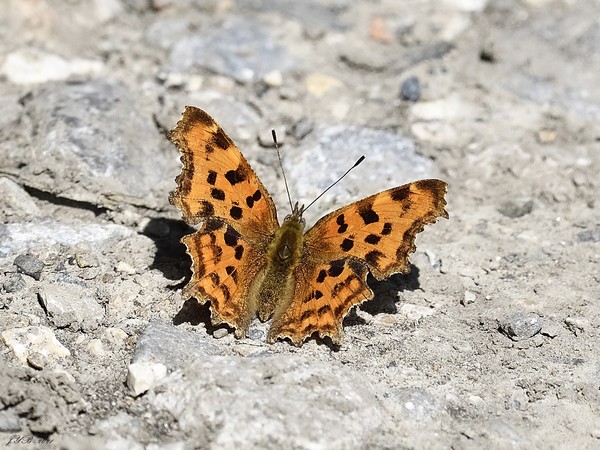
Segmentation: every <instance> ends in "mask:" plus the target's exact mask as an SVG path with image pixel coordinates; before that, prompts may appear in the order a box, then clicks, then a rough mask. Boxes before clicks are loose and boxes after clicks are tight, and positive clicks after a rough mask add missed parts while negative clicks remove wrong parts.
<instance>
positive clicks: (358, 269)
mask: <svg viewBox="0 0 600 450" xmlns="http://www.w3.org/2000/svg"><path fill="white" fill-rule="evenodd" d="M367 273H368V270H367V267H366V266H365V265H364V264H361V263H359V262H358V261H354V260H352V259H345V260H337V261H331V262H330V263H325V264H315V263H314V262H313V263H310V264H309V263H307V264H300V265H299V266H298V267H296V269H295V270H294V278H295V281H296V284H295V288H294V296H293V300H292V303H291V304H290V305H289V307H288V308H286V309H285V310H284V311H282V312H281V313H280V314H277V313H276V315H275V317H274V319H273V324H272V325H271V329H270V330H269V335H268V340H269V342H274V341H275V340H276V339H277V338H289V339H290V340H291V341H292V343H293V344H294V345H298V346H300V345H302V343H303V342H304V340H305V339H306V338H307V337H310V336H311V335H312V334H313V333H315V332H318V333H319V335H320V336H321V337H325V336H329V337H330V338H331V340H332V342H334V343H336V344H337V343H339V342H340V339H341V336H342V319H343V318H344V317H345V316H346V314H348V312H349V311H350V308H352V307H353V306H354V305H357V304H359V303H362V302H364V301H367V300H370V299H372V298H373V291H371V289H370V288H369V286H368V285H367V281H366V279H367Z"/></svg>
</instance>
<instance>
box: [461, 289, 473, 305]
mask: <svg viewBox="0 0 600 450" xmlns="http://www.w3.org/2000/svg"><path fill="white" fill-rule="evenodd" d="M476 299H477V296H476V295H475V293H474V292H471V291H465V294H464V296H463V299H462V301H461V304H463V305H470V304H472V303H475V300H476Z"/></svg>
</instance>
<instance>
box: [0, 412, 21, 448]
mask: <svg viewBox="0 0 600 450" xmlns="http://www.w3.org/2000/svg"><path fill="white" fill-rule="evenodd" d="M18 431H21V421H20V420H19V415H18V414H17V413H16V411H15V410H14V409H12V408H7V409H1V410H0V433H11V432H12V433H14V432H18ZM5 442H6V441H5ZM8 445H9V444H7V446H8Z"/></svg>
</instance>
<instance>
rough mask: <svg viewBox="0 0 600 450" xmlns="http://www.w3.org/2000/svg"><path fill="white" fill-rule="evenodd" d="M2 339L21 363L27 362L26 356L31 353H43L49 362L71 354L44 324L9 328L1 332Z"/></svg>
mask: <svg viewBox="0 0 600 450" xmlns="http://www.w3.org/2000/svg"><path fill="white" fill-rule="evenodd" d="M2 339H4V342H5V343H6V346H7V347H8V348H9V349H10V350H11V351H12V352H13V353H14V354H15V356H16V357H17V358H18V359H19V360H20V361H21V362H22V363H23V364H28V357H29V355H30V354H33V353H39V354H41V355H43V356H44V357H46V358H47V359H48V361H49V362H55V361H58V360H59V359H60V358H65V357H67V356H70V355H71V352H70V351H69V350H68V349H67V348H66V347H65V346H64V345H62V344H61V343H60V342H59V341H58V340H57V339H56V336H54V332H53V331H52V330H51V329H50V328H48V327H44V326H34V327H23V328H11V329H9V330H6V331H3V332H2Z"/></svg>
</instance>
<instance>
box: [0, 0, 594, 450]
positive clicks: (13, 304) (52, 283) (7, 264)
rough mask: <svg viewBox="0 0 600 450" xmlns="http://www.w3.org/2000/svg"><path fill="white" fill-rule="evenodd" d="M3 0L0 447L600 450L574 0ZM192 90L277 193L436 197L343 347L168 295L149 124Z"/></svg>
mask: <svg viewBox="0 0 600 450" xmlns="http://www.w3.org/2000/svg"><path fill="white" fill-rule="evenodd" d="M399 5H400V2H396V1H393V0H381V1H378V2H351V1H348V0H331V1H329V0H327V1H325V2H316V1H315V2H312V1H306V2H293V1H283V2H279V1H270V0H237V1H234V0H229V1H225V2H218V1H212V0H207V1H200V0H195V1H194V0H185V1H182V2H175V1H170V0H152V1H142V0H122V1H119V0H111V1H107V2H101V1H91V0H90V1H81V2H72V1H66V0H65V1H53V2H50V1H38V2H34V1H21V0H7V6H6V5H5V7H3V8H2V11H1V12H0V204H2V207H1V208H0V215H1V217H2V223H0V332H1V336H2V339H0V445H5V446H6V447H7V448H27V449H30V448H69V449H79V448H93V449H96V448H98V449H103V448H111V449H120V448H123V449H131V448H140V449H141V448H149V449H158V448H169V449H184V448H215V449H216V448H241V447H244V448H299V449H300V448H306V449H309V448H310V449H314V448H340V449H342V448H343V449H345V448H373V449H384V448H385V449H392V448H393V449H396V448H456V449H463V448H465V449H470V448H523V449H530V448H590V449H591V448H598V447H599V446H600V358H599V356H600V354H599V352H600V350H599V348H600V346H599V343H600V339H599V335H598V334H599V333H598V330H599V327H600V304H599V300H600V298H599V293H600V271H599V267H600V264H599V263H600V219H599V217H600V215H599V214H598V200H597V197H598V195H599V194H600V186H599V184H600V183H599V181H598V178H596V175H597V174H598V172H599V171H600V125H599V124H600V23H599V22H598V17H599V15H598V12H599V10H600V5H599V4H598V3H597V2H595V1H587V2H586V1H580V2H571V1H546V0H527V1H521V2H518V1H511V0H503V1H497V2H486V1H485V0H446V1H443V2H436V1H415V2H402V3H401V6H399ZM186 104H192V105H196V106H199V107H201V108H203V109H205V110H206V111H208V112H209V113H211V114H212V115H213V116H214V117H215V118H216V119H217V120H218V121H219V123H220V124H221V125H222V126H223V128H224V129H225V130H226V131H227V132H228V133H229V134H230V135H231V137H232V138H233V139H234V140H235V141H236V142H237V143H238V145H239V147H240V148H241V149H242V151H243V152H244V154H245V155H246V156H247V158H248V159H249V161H250V162H251V164H252V165H253V167H254V168H255V169H256V171H257V173H258V174H259V175H260V177H261V179H262V180H263V183H264V184H265V185H266V186H267V188H268V189H269V190H270V192H272V193H273V196H274V198H275V200H276V202H277V205H278V207H279V212H280V215H281V216H284V215H285V214H286V213H287V207H286V204H287V203H286V197H285V191H284V189H283V183H282V180H281V176H280V174H279V172H278V170H277V165H276V157H275V154H274V153H273V151H272V148H271V143H270V130H271V129H272V128H275V129H277V131H278V135H279V137H280V140H281V142H282V144H283V150H282V151H283V157H284V161H285V162H284V164H285V166H286V169H287V171H288V173H289V175H288V179H290V184H291V186H292V193H293V195H294V196H295V198H297V199H298V200H300V201H304V202H307V201H310V200H311V199H312V198H314V196H315V195H316V194H317V193H318V192H319V191H320V190H321V189H322V188H323V187H324V186H326V185H327V184H328V182H329V180H331V179H335V177H336V176H337V175H338V174H339V173H340V172H343V170H344V168H345V167H347V166H348V165H350V164H351V163H352V162H353V161H354V160H355V158H356V157H357V155H358V156H359V155H360V154H363V153H364V154H366V156H367V161H366V162H365V163H364V164H363V165H362V166H361V167H360V168H359V169H357V170H356V171H355V172H353V174H352V175H350V176H349V177H347V178H346V179H345V180H344V182H343V183H342V185H340V186H338V187H336V190H333V191H332V193H331V195H328V196H326V197H325V198H324V199H323V200H322V201H321V202H319V204H318V205H317V206H315V209H314V210H313V211H311V213H312V215H311V216H310V217H308V219H309V222H310V221H314V220H315V219H316V218H318V216H320V215H321V214H323V213H324V212H326V211H328V210H331V209H333V208H336V207H339V206H341V205H343V204H345V203H346V202H348V201H351V200H357V199H359V198H361V197H363V196H366V195H368V194H372V193H374V192H377V191H378V190H381V189H385V188H389V187H393V186H396V185H399V184H402V183H404V182H407V181H410V180H412V179H416V178H422V177H426V176H436V177H439V178H442V179H443V180H445V181H446V182H447V183H448V185H449V192H448V195H447V201H448V208H447V209H448V212H449V214H450V219H449V220H442V221H440V222H438V223H436V224H435V225H431V226H429V227H427V229H426V230H425V231H424V232H423V233H422V234H421V235H420V236H419V238H418V240H417V244H418V245H417V252H416V253H415V254H414V255H413V257H412V258H411V261H412V272H411V273H410V274H409V275H396V276H393V277H392V278H391V279H390V280H387V281H385V282H376V281H375V280H371V286H372V287H373V289H374V291H375V292H376V298H375V299H374V300H373V301H371V302H369V303H366V304H364V305H362V306H361V308H359V309H357V310H356V311H353V312H352V313H351V314H350V315H349V316H348V317H347V318H346V319H345V321H344V325H345V326H344V331H345V335H344V340H343V343H342V345H341V346H340V347H339V348H335V347H332V346H330V345H327V343H323V342H320V341H318V340H314V339H313V340H311V341H309V342H308V343H307V344H305V345H304V346H303V347H301V348H295V347H293V346H291V345H289V344H288V343H286V342H279V343H277V344H275V345H269V344H267V343H266V342H265V336H266V330H267V326H268V324H261V323H260V322H258V321H255V323H253V324H252V327H251V330H250V333H249V337H248V338H246V339H242V340H236V339H235V338H234V337H233V336H232V334H231V333H228V332H227V330H225V329H222V328H216V329H215V328H214V327H213V326H211V324H210V321H209V319H208V310H207V308H206V307H200V306H198V305H197V304H196V302H195V301H193V300H187V301H186V300H185V299H182V298H181V289H182V287H183V286H184V285H185V283H186V281H187V279H188V278H189V275H190V261H189V259H188V257H187V256H186V254H185V251H184V248H183V247H182V245H181V244H179V239H180V238H181V236H183V235H184V234H186V233H188V232H190V231H192V230H191V229H190V228H189V227H188V226H187V225H185V224H184V223H182V222H181V221H180V220H179V218H180V213H179V211H177V210H176V209H175V208H174V207H172V206H171V205H169V203H168V194H169V192H170V191H171V190H173V189H174V187H175V182H174V178H175V176H176V175H177V173H178V172H179V170H180V163H179V160H178V158H179V155H178V152H177V149H176V148H175V147H174V146H173V145H172V144H170V143H169V142H168V141H167V140H166V138H165V134H164V133H165V131H166V130H168V129H170V128H172V127H173V126H174V124H175V123H176V121H177V120H178V118H179V116H180V114H181V111H182V109H183V106H184V105H186Z"/></svg>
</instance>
